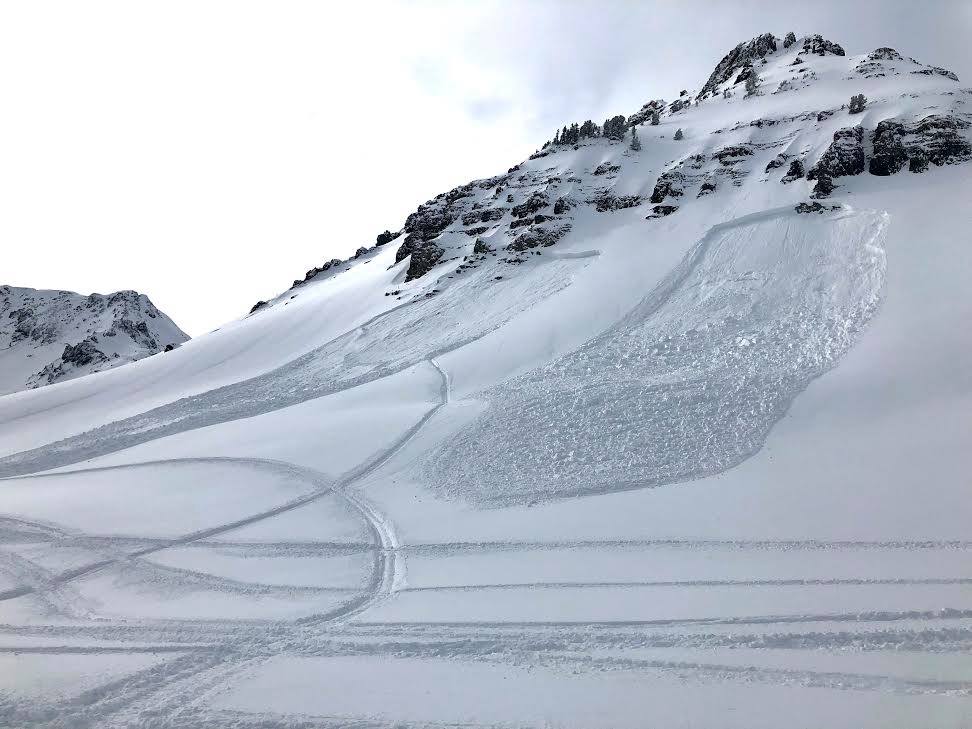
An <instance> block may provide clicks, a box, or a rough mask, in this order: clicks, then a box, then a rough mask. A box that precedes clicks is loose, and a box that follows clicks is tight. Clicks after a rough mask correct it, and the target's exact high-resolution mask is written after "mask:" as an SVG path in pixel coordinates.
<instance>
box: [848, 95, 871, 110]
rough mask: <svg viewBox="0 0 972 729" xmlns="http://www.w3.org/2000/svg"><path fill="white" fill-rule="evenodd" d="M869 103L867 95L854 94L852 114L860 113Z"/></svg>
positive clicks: (851, 101) (851, 104)
mask: <svg viewBox="0 0 972 729" xmlns="http://www.w3.org/2000/svg"><path fill="white" fill-rule="evenodd" d="M866 105H867V97H866V96H864V94H854V95H853V96H852V97H851V100H850V108H849V109H848V111H850V113H851V114H860V113H861V112H862V111H864V107H865V106H866Z"/></svg>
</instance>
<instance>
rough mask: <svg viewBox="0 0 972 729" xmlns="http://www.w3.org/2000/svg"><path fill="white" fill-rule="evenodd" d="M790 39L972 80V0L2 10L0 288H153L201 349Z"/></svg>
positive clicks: (129, 1) (197, 0)
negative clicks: (483, 187)
mask: <svg viewBox="0 0 972 729" xmlns="http://www.w3.org/2000/svg"><path fill="white" fill-rule="evenodd" d="M789 30H793V31H795V32H796V34H797V35H798V36H800V35H805V34H807V33H811V32H819V33H823V34H824V35H825V36H826V37H828V38H830V39H831V40H835V41H837V42H839V43H841V44H843V45H844V47H845V48H846V49H847V51H848V53H850V54H854V53H863V52H866V51H869V50H872V49H873V48H875V47H877V46H881V45H890V46H893V47H895V48H897V49H898V50H899V51H901V52H902V53H904V54H906V55H911V56H914V57H916V58H918V59H919V60H921V61H924V62H926V63H933V64H936V65H942V66H946V67H948V68H951V69H952V70H954V71H955V72H956V73H958V74H959V76H960V78H962V80H963V81H964V82H967V83H972V54H970V53H969V51H968V43H969V38H970V37H972V2H968V1H965V2H949V1H947V0H942V1H941V2H924V3H916V2H911V1H905V0H874V1H872V2H857V3H845V2H821V1H819V0H815V1H814V2H805V3H797V2H786V3H778V2H756V1H753V2H744V1H737V2H728V1H717V0H713V1H712V2H704V1H699V2H692V1H690V0H680V1H679V2H641V3H635V2H622V1H621V0H618V1H617V2H610V1H609V0H599V1H597V2H586V1H581V0H577V1H575V2H571V1H570V0H561V1H559V2H557V1H542V0H535V1H532V2H531V1H530V0H508V2H481V3H472V2H451V3H445V2H415V3H407V2H398V3H392V2H383V3H379V2H373V3H368V2H356V3H337V2H324V1H320V2H270V1H267V2H246V1H242V0H230V1H228V2H207V1H206V0H193V1H191V2H172V1H171V0H170V1H169V2H164V3H163V2H153V3H148V2H144V3H143V2H134V1H133V0H124V1H122V2H83V3H80V2H75V1H73V0H72V1H70V2H43V3H39V2H18V3H14V2H10V3H4V4H2V5H0V100H2V101H0V103H2V107H0V246H2V259H0V260H2V265H3V269H2V271H0V283H9V284H12V285H16V286H31V287H34V288H63V289H70V290H75V291H80V292H82V293H90V292H92V291H98V292H102V293H107V292H109V291H114V290H117V289H122V288H133V289H137V290H138V291H141V292H143V293H146V294H148V295H149V296H150V297H151V298H152V300H153V301H154V302H155V303H156V304H157V305H158V306H159V307H160V308H161V309H163V310H164V311H165V312H167V313H168V314H169V315H170V316H172V318H173V319H174V320H175V321H176V323H177V324H179V325H180V326H181V327H182V328H183V329H185V330H186V331H187V332H188V333H190V334H193V335H198V334H201V333H203V332H204V331H207V330H209V329H211V328H214V327H216V326H218V325H219V324H220V323H222V322H223V321H226V320H228V319H231V318H235V317H237V316H239V315H241V314H243V313H245V312H246V311H247V310H248V309H249V306H250V305H251V304H252V303H253V302H255V301H256V300H257V299H261V298H267V297H269V296H272V295H274V294H276V293H278V292H279V291H281V290H283V289H285V288H287V286H289V284H290V282H291V280H292V279H294V278H302V277H303V272H304V271H305V270H306V269H308V268H310V267H311V266H314V265H317V264H319V263H321V262H322V261H324V260H326V259H329V258H332V257H345V256H347V255H349V254H351V253H353V251H354V250H355V249H356V248H357V247H358V246H361V245H371V244H372V243H373V242H374V238H375V235H376V234H377V233H379V232H380V231H382V230H384V229H385V228H390V229H392V230H397V229H398V228H399V227H400V226H401V224H402V222H403V221H404V218H405V216H406V215H408V213H409V212H411V211H412V210H413V209H414V208H415V207H416V206H417V205H418V204H419V203H421V202H423V201H424V200H426V199H428V198H430V197H432V196H434V195H436V194H437V193H439V192H442V191H445V190H447V189H450V188H451V187H453V186H455V185H457V184H461V183H463V182H466V181H468V180H471V179H474V178H476V177H484V176H488V175H492V174H496V173H499V172H503V171H505V170H506V169H507V168H508V167H510V166H511V165H513V164H514V163H516V162H518V161H520V160H522V159H523V158H524V157H526V156H527V155H528V154H529V153H530V152H532V151H533V150H534V149H535V148H536V147H537V146H538V145H539V144H540V143H541V142H542V141H543V140H544V139H546V138H548V137H550V136H551V135H552V132H553V129H554V128H555V127H558V126H561V125H563V124H564V123H565V122H570V121H574V120H577V121H583V120H584V119H585V118H588V117H591V118H593V119H595V120H598V121H601V120H603V119H604V118H605V117H606V116H608V115H613V114H616V113H622V114H630V113H631V112H633V111H635V110H636V109H638V108H639V107H640V106H641V104H642V103H643V102H644V101H647V100H648V99H651V98H658V97H663V98H673V97H674V96H676V95H677V94H678V92H679V90H681V89H682V88H689V89H692V88H698V87H699V86H700V85H701V83H702V82H703V81H704V80H705V78H706V77H707V75H708V74H709V72H710V71H711V70H712V67H713V66H714V65H715V63H716V62H717V61H718V60H719V59H720V58H721V57H722V56H723V55H724V54H725V53H726V52H727V51H728V50H729V49H730V48H731V47H732V46H734V45H735V44H736V43H737V42H739V41H742V40H746V39H748V38H750V37H752V36H754V35H756V34H758V33H761V32H766V31H772V32H774V33H776V34H777V35H783V34H784V33H785V32H787V31H789Z"/></svg>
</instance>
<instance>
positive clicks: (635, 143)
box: [631, 127, 641, 152]
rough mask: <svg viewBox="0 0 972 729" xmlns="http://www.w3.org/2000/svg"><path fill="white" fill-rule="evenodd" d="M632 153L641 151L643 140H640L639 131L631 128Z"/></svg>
mask: <svg viewBox="0 0 972 729" xmlns="http://www.w3.org/2000/svg"><path fill="white" fill-rule="evenodd" d="M631 151H632V152H640V151H641V140H640V139H638V130H637V129H636V128H635V127H631Z"/></svg>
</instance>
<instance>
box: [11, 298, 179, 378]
mask: <svg viewBox="0 0 972 729" xmlns="http://www.w3.org/2000/svg"><path fill="white" fill-rule="evenodd" d="M188 338H189V337H188V336H186V334H184V333H183V332H182V331H181V330H180V329H179V327H177V326H176V325H175V324H174V323H173V322H172V320H171V319H169V317H167V316H166V315H165V314H163V313H162V312H161V311H159V310H158V309H156V308H155V306H154V305H153V304H152V302H151V301H149V299H148V297H147V296H145V295H144V294H139V293H137V292H135V291H116V292H115V293H113V294H109V295H107V296H103V295H101V294H91V295H90V296H82V295H80V294H75V293H72V292H70V291H38V290H36V289H26V288H18V287H15V286H0V394H6V393H9V392H15V391H17V390H22V389H24V388H32V387H41V386H43V385H49V384H51V383H54V382H61V381H62V380H69V379H72V378H74V377H80V376H81V375H86V374H89V373H91V372H99V371H101V370H105V369H109V368H111V367H117V366H118V365H120V364H126V363H128V362H134V361H135V360H138V359H142V358H143V357H148V356H150V355H153V354H157V353H159V352H161V351H163V350H164V349H167V348H168V349H172V348H173V347H175V346H177V345H179V344H181V343H182V342H185V341H186V340H187V339H188Z"/></svg>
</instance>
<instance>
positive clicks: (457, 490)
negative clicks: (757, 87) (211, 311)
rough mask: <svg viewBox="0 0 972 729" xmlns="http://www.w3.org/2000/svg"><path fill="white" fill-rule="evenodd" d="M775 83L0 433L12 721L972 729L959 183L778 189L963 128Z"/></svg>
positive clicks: (16, 397)
mask: <svg viewBox="0 0 972 729" xmlns="http://www.w3.org/2000/svg"><path fill="white" fill-rule="evenodd" d="M801 49H802V41H800V42H798V43H797V44H796V45H795V46H793V47H791V48H789V49H783V48H782V46H780V49H779V50H778V51H777V52H775V53H772V54H770V55H769V56H768V57H767V63H766V64H765V65H763V64H759V63H757V66H756V67H755V68H757V69H758V72H759V74H760V77H761V79H762V87H761V89H762V90H761V93H760V95H757V96H755V97H750V98H745V97H744V95H743V92H742V82H740V83H739V84H736V85H735V87H734V88H735V92H734V95H733V96H731V97H730V98H723V97H722V95H721V93H719V91H720V89H717V90H716V91H717V93H716V94H715V96H714V98H708V99H705V100H703V101H701V102H700V103H699V104H698V105H691V106H687V107H686V108H685V109H681V110H678V111H675V112H672V111H670V110H669V109H668V108H666V111H665V112H664V113H663V114H662V117H661V123H660V124H659V125H657V126H652V125H650V124H643V125H641V126H639V137H640V138H641V141H642V145H643V149H642V151H640V152H634V151H632V150H630V149H629V147H628V143H627V142H623V143H619V142H611V141H609V140H606V139H603V138H598V139H594V140H591V139H587V140H582V142H581V143H579V144H578V145H577V146H576V148H574V147H573V146H570V145H567V146H560V147H553V148H551V147H548V148H547V149H545V150H543V153H542V154H541V155H540V156H536V157H535V158H534V159H531V160H528V161H526V162H524V163H522V164H521V165H519V166H518V167H517V168H515V169H514V170H513V171H511V172H510V173H509V174H508V175H502V176H500V177H498V178H494V179H491V180H486V181H480V182H477V183H475V184H473V185H471V186H466V187H463V188H459V189H457V190H458V191H453V192H454V193H455V194H452V193H450V195H447V196H445V197H443V198H440V199H439V202H438V203H435V205H440V204H442V205H445V204H446V202H448V201H450V200H451V201H452V202H456V201H458V203H457V204H461V205H463V206H465V207H464V208H463V211H464V212H463V213H462V214H460V215H458V216H457V217H456V218H455V219H452V220H451V222H448V224H447V225H446V226H445V228H444V229H442V230H441V232H437V233H436V234H435V236H436V237H434V238H433V239H432V242H434V243H435V244H436V245H437V246H439V247H441V249H442V251H443V253H442V256H441V258H440V259H439V260H438V262H437V263H436V265H435V266H434V267H433V268H432V270H431V271H429V272H427V273H425V274H424V275H423V276H421V277H419V278H416V279H414V280H411V281H408V282H405V281H404V279H405V277H406V271H407V269H408V267H409V266H410V260H409V258H407V257H406V258H405V259H404V260H402V261H400V262H399V263H395V260H394V259H395V251H396V249H397V247H398V245H400V244H401V241H402V239H404V236H403V237H402V239H398V240H396V241H395V242H393V243H389V244H387V245H386V246H384V247H378V248H375V249H373V250H371V251H368V252H366V253H363V254H362V255H361V256H359V257H358V258H356V259H355V260H353V261H351V262H347V263H342V264H340V265H338V266H332V267H330V268H328V270H327V271H321V272H319V273H317V274H315V275H313V276H311V277H310V279H309V280H308V281H306V282H305V283H302V284H301V285H299V286H296V287H294V288H292V289H290V290H288V291H287V292H285V293H283V294H281V295H280V296H279V297H277V298H276V299H274V300H273V301H271V302H269V303H268V304H267V305H266V306H265V307H263V308H261V309H259V310H257V311H256V312H254V313H252V314H251V315H248V316H246V317H243V318H241V319H240V320H239V321H236V322H231V323H229V324H227V325H226V326H224V327H222V328H220V329H219V330H218V331H215V332H212V333H210V334H207V335H205V336H202V337H199V338H197V339H195V340H192V341H191V342H188V343H186V344H185V345H184V346H182V347H180V348H178V349H176V350H175V351H172V352H169V353H167V354H166V355H164V356H162V357H153V358H149V359H145V360H141V361H139V362H135V363H133V364H130V365H126V366H124V367H121V368H117V369H113V370H110V371H106V372H100V373H97V374H95V375H90V376H86V377H81V378H78V379H75V380H71V381H68V382H64V383H60V384H55V385H52V386H50V387H46V388H42V389H40V390H36V391H31V392H23V393H16V394H13V395H8V396H5V397H2V398H0V475H2V476H3V477H4V478H3V480H2V481H0V677H2V679H0V726H4V727H6V726H10V727H51V728H54V727H57V728H65V727H70V728H71V729H74V728H75V727H97V728H98V729H101V728H102V727H109V728H110V727H167V728H179V729H181V728H189V729H203V728H204V727H205V728H206V729H210V728H212V727H225V728H227V729H228V728H229V727H233V728H234V729H246V728H253V729H256V728H257V727H259V728H261V729H270V728H273V729H280V728H284V727H313V728H315V729H323V728H328V729H336V728H337V727H358V728H361V729H364V728H371V727H454V726H463V727H477V726H482V727H487V726H489V727H493V726H503V727H565V728H570V729H599V728H605V729H606V728H608V727H631V728H632V729H635V728H640V727H707V728H708V727H714V728H719V727H726V728H738V729H744V728H745V729H751V728H753V727H756V728H765V729H777V728H778V727H791V726H792V727H807V728H810V727H814V728H816V727H838V728H844V727H846V728H847V729H858V728H861V727H868V728H870V727H874V728H878V727H880V728H884V727H891V728H892V729H914V728H915V727H929V728H933V729H960V728H964V727H969V726H972V661H970V659H969V656H970V655H972V534H970V531H969V524H972V491H970V489H969V485H970V481H969V473H972V451H970V449H969V444H970V439H972V365H970V363H972V340H970V338H969V336H968V335H967V333H966V332H967V330H968V322H969V321H970V320H972V288H970V287H969V281H970V280H972V246H969V244H968V235H967V233H966V231H968V230H972V211H970V208H969V207H968V204H967V202H968V201H967V198H968V190H969V189H970V184H972V179H970V167H972V166H970V165H968V164H953V165H951V164H950V165H945V166H936V165H932V166H931V167H930V168H929V169H928V170H927V171H926V172H923V173H920V174H916V173H912V172H909V171H908V168H907V166H905V167H904V169H902V170H901V171H899V172H897V173H896V174H893V175H889V176H879V175H871V174H869V173H868V171H867V170H865V172H864V173H863V174H861V175H858V176H850V175H847V176H844V177H838V178H836V179H835V184H836V185H837V189H836V190H835V191H834V193H833V195H832V196H831V197H830V198H827V199H823V200H820V201H819V202H820V203H821V205H822V209H820V210H818V211H813V210H811V211H810V212H798V211H797V210H796V209H795V206H796V205H797V203H801V202H803V203H808V202H810V201H811V199H810V194H811V192H812V189H813V185H812V183H811V182H808V181H807V180H805V179H803V178H799V179H795V180H792V181H789V182H787V183H783V182H782V181H781V178H782V177H783V175H784V174H785V173H786V171H787V168H788V164H789V162H790V161H793V160H795V159H800V160H803V161H804V162H805V163H806V165H807V166H808V167H809V166H811V165H812V164H813V163H815V162H816V161H817V160H818V159H819V158H820V157H821V155H823V154H824V152H825V150H827V149H828V147H829V146H830V144H831V141H832V139H833V135H834V133H835V132H836V131H837V130H839V129H842V128H845V127H850V126H855V125H860V126H861V127H863V128H864V136H863V138H864V139H865V140H867V141H866V144H865V150H864V153H865V158H866V159H870V158H873V157H872V155H873V154H874V149H873V145H872V141H871V138H872V132H873V130H874V128H875V126H876V125H877V124H878V123H879V122H881V121H884V120H886V119H897V120H901V121H902V123H908V124H912V123H914V122H915V121H916V120H920V119H923V118H925V117H926V116H928V115H929V114H950V115H952V116H954V117H955V119H958V120H959V121H958V122H956V125H957V126H956V129H957V132H956V133H957V134H959V135H960V136H961V135H965V136H962V138H963V139H964V138H966V137H967V136H968V131H967V130H968V127H963V126H961V124H962V123H963V122H964V121H965V120H966V119H968V118H969V112H968V111H966V110H965V107H966V106H967V104H968V103H969V102H972V93H970V92H969V91H968V90H966V89H964V88H962V87H961V85H960V84H959V83H958V82H956V81H954V80H952V79H951V78H949V77H948V76H946V75H944V74H943V73H942V72H940V70H935V69H933V68H931V67H927V66H923V65H921V64H919V63H917V62H914V61H911V60H908V59H904V58H897V59H896V58H894V57H892V56H891V55H890V54H888V53H886V52H882V53H879V54H876V57H875V58H871V57H864V56H858V57H844V56H833V55H825V56H816V55H814V54H812V53H801ZM798 54H799V57H800V59H801V61H802V62H801V63H795V61H796V59H797V56H798ZM803 69H806V70H803ZM735 76H736V74H733V79H734V78H735ZM728 85H729V86H731V87H732V86H733V84H732V79H730V81H729V82H728ZM859 92H860V93H865V94H866V95H867V97H868V99H869V102H868V105H867V108H866V110H865V112H864V113H863V114H855V115H850V114H849V113H848V112H847V110H846V109H845V108H842V105H843V104H845V103H846V102H847V100H848V99H849V97H850V95H851V94H853V93H859ZM679 128H680V129H682V130H683V135H684V138H683V139H682V140H680V141H677V142H676V141H675V140H674V139H673V138H672V137H673V135H674V132H675V130H676V129H679ZM946 141H947V140H946ZM909 143H910V142H909ZM959 146H961V145H959ZM740 149H744V150H745V151H739V150H740ZM727 150H728V151H727ZM781 154H783V155H787V157H786V158H785V159H784V162H783V163H782V164H775V160H777V159H778V155H781ZM956 161H960V160H956ZM771 163H772V164H771ZM598 170H600V171H598ZM670 172H671V173H675V172H677V173H678V175H680V176H681V177H680V178H677V179H680V180H681V182H680V184H681V185H682V190H681V194H676V195H674V196H672V195H666V197H665V201H666V204H674V205H678V210H676V211H674V212H672V213H671V214H670V215H667V216H660V213H659V214H658V215H655V214H654V213H653V205H652V204H650V203H649V202H648V200H647V198H648V197H649V196H650V195H651V194H652V192H653V191H654V189H655V185H656V182H657V181H658V179H659V177H660V176H661V175H663V174H665V173H670ZM672 179H676V177H672ZM710 184H711V185H714V186H715V189H714V190H710V189H709V187H708V185H710ZM703 185H706V187H705V189H703ZM500 188H502V189H500ZM539 193H542V194H543V195H545V196H546V198H547V200H548V202H547V204H546V206H545V207H540V208H538V210H540V211H542V213H540V214H542V215H543V216H545V217H544V219H543V220H541V221H539V222H538V221H535V220H534V221H532V222H531V221H530V220H529V219H527V223H526V224H524V223H521V222H518V221H517V220H511V218H512V215H513V213H512V212H511V209H512V208H513V207H514V206H519V205H523V204H525V203H526V202H528V201H530V200H531V199H534V200H539ZM707 193H708V194H707ZM612 196H613V197H612ZM609 198H610V199H613V200H615V201H620V202H619V203H618V205H616V206H615V207H616V209H611V207H612V204H608V205H607V209H603V210H598V205H599V204H600V206H601V207H602V208H604V207H605V203H604V201H605V200H606V199H609ZM557 200H564V201H565V202H564V203H563V204H562V205H561V206H560V207H561V212H559V213H553V212H552V208H553V207H554V203H555V201H557ZM433 202H434V201H433ZM621 203H623V204H621ZM450 204H451V203H450ZM537 204H538V205H539V204H540V203H537ZM435 205H433V206H432V208H435ZM436 209H438V208H436ZM535 212H536V211H535ZM484 213H485V217H483V216H484ZM464 216H467V217H468V219H469V220H473V224H469V223H465V222H463V220H462V218H463V217H464ZM646 217H648V218H650V219H646ZM432 218H434V216H432V215H431V214H430V219H432ZM549 218H553V221H554V223H551V221H550V219H549ZM523 219H526V218H520V219H519V220H523ZM558 221H560V222H558ZM440 222H441V221H440ZM482 222H486V223H487V224H486V225H480V223H482ZM511 222H516V223H517V225H516V227H515V228H511V227H510V223H511ZM552 224H556V225H567V224H569V225H570V226H571V227H570V230H569V232H568V233H566V234H565V235H564V237H563V238H561V239H560V240H558V241H557V242H556V243H554V244H553V245H551V246H549V247H548V246H542V245H541V246H539V247H537V248H533V249H526V250H523V251H517V250H515V249H514V250H510V249H507V248H506V247H505V246H506V245H508V243H509V241H510V240H511V239H513V238H515V236H518V235H520V234H522V231H523V230H524V229H530V230H536V229H537V227H538V226H540V227H542V226H550V225H552ZM480 227H481V228H483V230H480V231H479V232H473V233H472V235H469V234H467V233H468V232H469V231H470V230H472V231H475V230H477V229H478V228H480ZM477 240H479V241H481V242H482V244H483V245H481V246H480V247H479V251H480V252H478V253H474V252H473V246H474V245H475V243H476V241H477ZM484 246H485V248H484ZM483 251H485V252H483Z"/></svg>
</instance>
